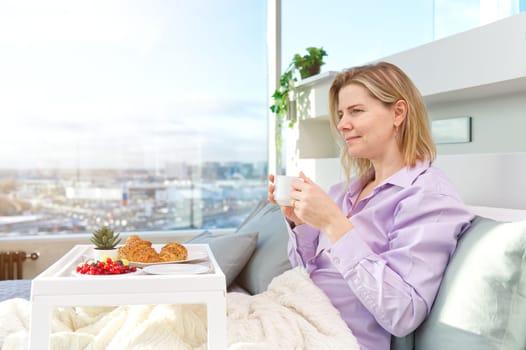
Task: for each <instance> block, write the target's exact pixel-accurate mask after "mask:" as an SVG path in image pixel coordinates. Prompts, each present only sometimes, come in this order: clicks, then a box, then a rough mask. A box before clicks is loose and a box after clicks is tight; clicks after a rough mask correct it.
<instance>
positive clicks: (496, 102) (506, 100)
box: [429, 92, 526, 154]
mask: <svg viewBox="0 0 526 350" xmlns="http://www.w3.org/2000/svg"><path fill="white" fill-rule="evenodd" d="M429 116H430V118H431V119H432V120H434V119H445V118H451V117H455V116H471V117H472V121H471V123H472V142H469V143H458V144H439V145H437V150H438V153H439V154H458V153H507V152H525V151H526V135H525V131H526V93H524V92H522V93H515V94H510V95H504V96H496V97H493V98H491V99H488V98H479V99H470V100H465V101H453V102H449V103H441V104H434V105H431V106H429Z"/></svg>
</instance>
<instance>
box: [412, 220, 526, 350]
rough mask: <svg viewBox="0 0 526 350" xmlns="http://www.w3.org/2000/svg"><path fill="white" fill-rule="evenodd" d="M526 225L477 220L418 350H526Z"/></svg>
mask: <svg viewBox="0 0 526 350" xmlns="http://www.w3.org/2000/svg"><path fill="white" fill-rule="evenodd" d="M525 259H526V221H522V222H513V223H503V222H497V221H494V220H492V219H488V218H483V217H480V216H478V217H475V219H474V220H473V222H472V226H471V227H470V228H469V229H468V230H467V231H466V232H465V233H464V235H463V236H462V238H461V239H460V240H459V242H458V246H457V250H456V251H455V253H454V255H453V257H452V258H451V261H450V262H449V264H448V267H447V269H446V273H445V275H444V278H443V281H442V284H441V286H440V290H439V292H438V295H437V298H436V300H435V302H434V304H433V307H432V309H431V313H430V314H429V316H428V318H427V319H426V320H425V322H424V323H423V324H422V325H421V326H420V327H419V328H418V329H417V330H416V332H415V345H416V349H426V350H435V349H436V350H438V349H440V350H442V349H477V350H485V349H526V335H525V332H524V329H525V328H524V327H525V326H524V325H525V324H526V261H525Z"/></svg>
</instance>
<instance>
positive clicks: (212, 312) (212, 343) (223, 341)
mask: <svg viewBox="0 0 526 350" xmlns="http://www.w3.org/2000/svg"><path fill="white" fill-rule="evenodd" d="M211 299H212V300H209V301H208V302H207V312H208V349H209V350H211V349H214V350H216V349H220V350H225V349H226V348H227V334H226V321H227V320H226V299H225V294H224V292H220V293H214V295H213V297H212V298H211Z"/></svg>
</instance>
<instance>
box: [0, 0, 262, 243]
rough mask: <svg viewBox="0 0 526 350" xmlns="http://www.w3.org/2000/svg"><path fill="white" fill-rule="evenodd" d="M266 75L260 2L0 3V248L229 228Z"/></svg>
mask: <svg viewBox="0 0 526 350" xmlns="http://www.w3.org/2000/svg"><path fill="white" fill-rule="evenodd" d="M266 67H267V62H266V1H264V0H256V1H250V2H247V1H243V0H223V1H220V2H219V1H215V0H206V1H186V0H177V1H175V0H157V1H110V2H107V1H86V2H80V1H69V0H68V1H43V2H36V1H35V2H29V3H27V2H19V1H3V2H0V77H1V78H0V101H1V102H0V116H1V117H0V118H1V119H0V120H1V124H0V134H1V139H2V147H0V234H2V233H3V234H41V233H52V232H90V231H92V230H94V229H95V228H97V227H99V226H100V225H111V226H113V227H114V228H115V229H116V230H118V231H130V230H133V231H142V230H171V229H178V228H212V227H214V228H216V227H235V226H237V224H238V223H239V222H241V220H242V219H243V218H244V217H245V216H246V214H248V212H249V211H250V210H251V209H252V208H253V207H254V206H255V203H257V202H258V201H259V200H261V199H263V198H265V197H266V186H267V181H266V174H267V106H266V104H267V102H266V96H267V73H266V71H267V68H266Z"/></svg>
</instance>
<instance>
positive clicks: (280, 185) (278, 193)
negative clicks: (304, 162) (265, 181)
mask: <svg viewBox="0 0 526 350" xmlns="http://www.w3.org/2000/svg"><path fill="white" fill-rule="evenodd" d="M294 179H298V177H297V176H287V175H276V177H275V178H274V199H275V200H276V202H277V203H278V204H279V205H281V206H290V205H291V204H292V203H291V201H290V192H291V191H292V185H291V182H292V180H294Z"/></svg>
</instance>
